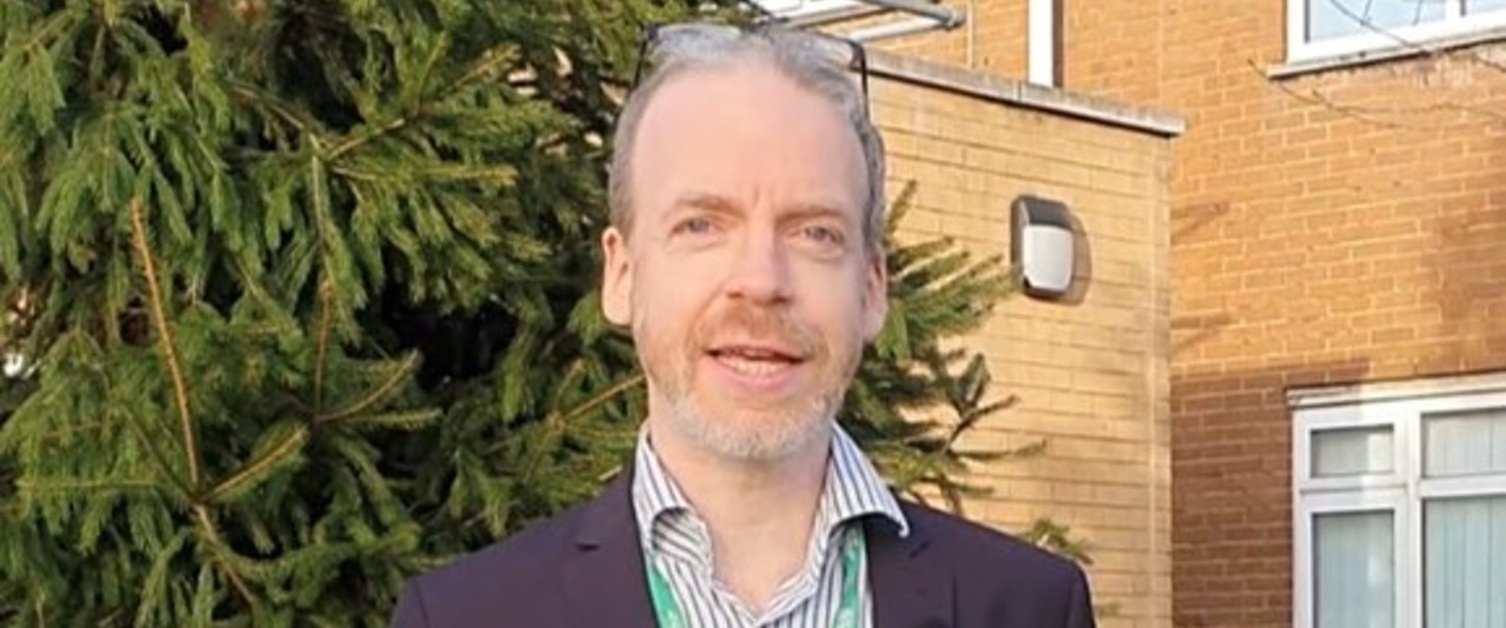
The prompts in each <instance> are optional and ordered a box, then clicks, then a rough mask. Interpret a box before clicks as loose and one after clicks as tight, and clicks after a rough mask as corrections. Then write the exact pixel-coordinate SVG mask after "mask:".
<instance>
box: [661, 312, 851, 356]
mask: <svg viewBox="0 0 1506 628" xmlns="http://www.w3.org/2000/svg"><path fill="white" fill-rule="evenodd" d="M729 336H730V337H735V338H747V339H752V340H761V341H768V342H773V343H776V344H779V345H781V346H786V347H792V348H795V349H798V350H799V351H800V352H801V353H802V354H804V355H817V354H819V353H821V352H822V343H820V342H818V341H817V338H816V335H815V334H812V333H811V332H810V331H808V330H806V329H805V327H804V326H802V325H800V323H798V322H796V321H795V320H794V319H793V318H792V317H790V315H789V312H788V311H787V310H784V309H780V308H771V307H759V306H754V305H746V304H737V305H731V306H728V307H727V308H725V309H723V310H721V311H720V312H718V313H717V314H716V315H714V316H709V317H707V318H704V319H702V320H701V321H700V322H699V323H697V324H696V327H695V329H694V331H693V333H692V334H690V337H691V339H692V341H693V342H695V343H696V345H697V346H699V347H705V346H708V345H710V344H712V343H714V342H717V341H718V340H725V339H727V337H729Z"/></svg>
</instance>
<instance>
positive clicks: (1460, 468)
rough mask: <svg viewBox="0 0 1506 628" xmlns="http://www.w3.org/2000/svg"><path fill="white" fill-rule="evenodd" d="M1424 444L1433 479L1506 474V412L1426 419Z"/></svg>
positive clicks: (1425, 462) (1424, 459) (1426, 464)
mask: <svg viewBox="0 0 1506 628" xmlns="http://www.w3.org/2000/svg"><path fill="white" fill-rule="evenodd" d="M1422 443H1423V445H1422V446H1423V451H1422V469H1423V473H1424V474H1426V475H1427V476H1429V477H1447V476H1459V475H1474V474H1480V473H1501V472H1506V408H1503V409H1492V410H1483V411H1474V412H1461V413H1452V414H1433V415H1427V416H1424V417H1423V423H1422Z"/></svg>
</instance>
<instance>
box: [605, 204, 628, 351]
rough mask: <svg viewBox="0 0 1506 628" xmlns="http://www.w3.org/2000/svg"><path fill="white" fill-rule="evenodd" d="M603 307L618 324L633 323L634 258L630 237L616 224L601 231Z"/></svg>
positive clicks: (625, 325) (614, 323)
mask: <svg viewBox="0 0 1506 628" xmlns="http://www.w3.org/2000/svg"><path fill="white" fill-rule="evenodd" d="M601 248H602V267H601V273H602V274H601V310H602V313H603V314H605V315H606V317H607V321H608V322H610V323H612V324H613V325H617V326H619V327H628V326H630V325H632V323H633V260H632V256H631V255H630V254H629V251H628V246H627V237H626V236H624V235H623V234H622V232H621V231H619V230H618V229H617V228H616V227H608V228H607V230H606V232H604V233H602V234H601Z"/></svg>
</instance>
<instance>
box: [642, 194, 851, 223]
mask: <svg viewBox="0 0 1506 628" xmlns="http://www.w3.org/2000/svg"><path fill="white" fill-rule="evenodd" d="M670 207H671V210H670V212H669V213H668V215H669V216H673V215H675V214H677V213H680V212H681V211H684V210H687V209H699V210H702V211H709V212H712V213H717V214H735V213H740V212H741V208H740V207H739V205H738V203H737V201H734V200H732V199H731V198H728V197H726V196H723V195H720V194H716V193H714V192H687V193H685V194H682V195H681V196H680V197H679V198H676V199H675V202H674V203H673V204H672V205H671V206H670ZM811 218H836V219H839V220H842V221H843V222H846V221H847V218H848V216H847V212H844V211H842V210H840V209H838V208H837V206H836V205H833V204H828V203H821V202H798V203H794V204H791V205H787V206H785V207H783V208H781V211H780V213H779V222H781V223H784V222H791V221H798V220H808V219H811Z"/></svg>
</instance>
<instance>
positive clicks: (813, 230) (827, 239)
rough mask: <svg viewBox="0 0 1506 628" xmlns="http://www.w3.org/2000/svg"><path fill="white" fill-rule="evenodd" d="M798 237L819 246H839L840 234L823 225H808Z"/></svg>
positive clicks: (840, 241)
mask: <svg viewBox="0 0 1506 628" xmlns="http://www.w3.org/2000/svg"><path fill="white" fill-rule="evenodd" d="M800 235H802V236H804V237H806V238H808V239H810V240H813V241H815V242H819V243H821V244H841V243H842V232H841V231H838V230H836V229H833V228H831V227H828V226H825V225H808V226H806V227H805V228H803V229H801V230H800Z"/></svg>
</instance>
